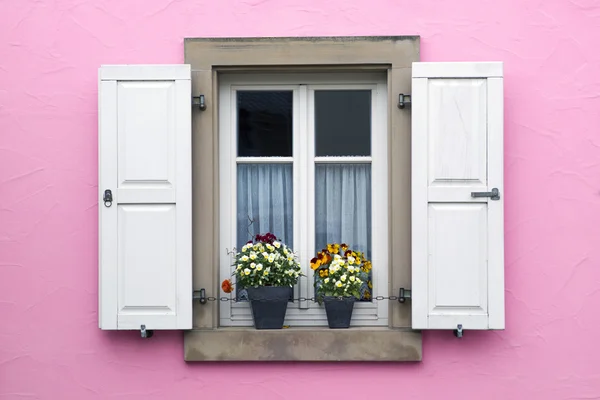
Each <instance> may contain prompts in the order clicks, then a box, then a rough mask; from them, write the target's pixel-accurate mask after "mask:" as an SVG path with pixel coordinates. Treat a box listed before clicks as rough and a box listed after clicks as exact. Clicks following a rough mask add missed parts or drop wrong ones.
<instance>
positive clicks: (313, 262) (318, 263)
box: [310, 257, 321, 271]
mask: <svg viewBox="0 0 600 400" xmlns="http://www.w3.org/2000/svg"><path fill="white" fill-rule="evenodd" d="M320 266H321V260H317V258H316V257H315V258H313V259H312V260H310V268H311V269H312V270H313V271H315V270H316V269H317V268H319V267H320Z"/></svg>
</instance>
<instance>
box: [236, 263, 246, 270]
mask: <svg viewBox="0 0 600 400" xmlns="http://www.w3.org/2000/svg"><path fill="white" fill-rule="evenodd" d="M243 267H244V266H243V265H242V264H238V266H237V268H236V269H235V270H236V271H239V270H241V269H242V268H243Z"/></svg>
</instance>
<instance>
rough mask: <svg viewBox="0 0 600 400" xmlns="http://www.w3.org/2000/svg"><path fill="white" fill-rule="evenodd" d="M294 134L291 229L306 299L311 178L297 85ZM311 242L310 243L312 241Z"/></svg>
mask: <svg viewBox="0 0 600 400" xmlns="http://www.w3.org/2000/svg"><path fill="white" fill-rule="evenodd" d="M298 97H299V98H298V103H297V104H298V107H297V108H298V122H299V123H298V132H294V155H295V156H296V155H297V158H296V160H297V164H296V165H295V167H296V168H294V170H295V171H297V172H296V174H297V175H296V176H298V185H295V187H297V188H298V189H297V190H298V192H296V193H297V195H296V193H295V195H294V204H296V203H300V204H299V209H298V211H299V213H298V214H297V215H298V217H297V218H296V219H295V225H296V226H297V227H298V230H299V235H300V249H299V253H300V257H301V259H300V264H301V265H302V267H303V271H302V273H303V274H304V275H306V276H303V277H301V278H300V284H299V290H300V297H304V298H307V297H309V289H310V284H309V282H310V281H309V279H308V278H309V276H308V273H309V268H308V265H309V260H310V258H311V257H310V243H311V238H312V232H311V230H310V220H311V218H310V205H309V203H310V201H309V199H310V198H311V197H310V196H311V192H312V189H311V175H310V162H309V137H308V136H309V135H308V134H307V132H308V130H309V120H308V119H309V116H308V90H307V86H306V85H300V86H299V89H298ZM313 241H314V240H313ZM298 306H299V308H301V309H307V308H308V307H309V302H308V301H301V302H299V305H298Z"/></svg>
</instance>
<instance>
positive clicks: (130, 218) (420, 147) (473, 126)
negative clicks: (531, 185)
mask: <svg viewBox="0 0 600 400" xmlns="http://www.w3.org/2000/svg"><path fill="white" fill-rule="evenodd" d="M418 44H419V41H418V38H415V37H392V38H293V39H292V38H277V39H274V38H264V39H199V40H186V49H185V52H186V63H189V65H151V66H135V65H133V66H132V65H127V66H118V65H117V66H103V67H101V68H100V74H99V75H100V82H99V135H98V136H99V149H100V152H99V171H100V176H99V185H98V186H99V193H98V194H99V199H100V201H101V207H100V209H99V211H100V212H99V214H100V215H99V228H100V229H99V238H100V240H99V245H100V247H99V255H100V260H99V273H100V276H99V283H100V287H99V294H100V297H99V305H100V309H99V325H100V328H101V329H110V330H115V329H116V330H132V329H134V330H140V332H141V333H142V335H143V336H144V335H145V334H147V333H149V332H150V331H153V330H155V329H157V330H171V329H179V330H185V331H186V333H185V335H184V338H185V342H184V343H185V344H184V348H185V359H186V360H187V361H224V360H249V361H250V360H304V361H312V360H352V361H359V360H369V361H376V360H377V361H400V360H405V361H408V360H412V361H416V360H420V359H421V334H420V332H419V331H416V330H415V329H453V330H455V331H456V333H457V335H458V334H459V333H461V332H462V329H467V330H471V329H503V328H504V292H503V291H504V285H503V278H504V276H503V274H504V258H503V253H504V241H503V238H504V234H503V199H504V192H503V178H502V170H503V155H502V154H503V153H502V149H503V146H502V142H503V78H502V76H503V72H502V63H498V62H489V63H485V62H483V63H473V62H465V63H435V62H434V63H430V62H429V63H428V62H425V63H422V62H417V63H415V62H414V61H417V60H418V49H419V46H418ZM411 76H412V79H411ZM219 89H220V90H221V93H220V95H219ZM402 93H405V94H406V93H411V96H412V98H413V99H414V101H413V102H412V110H411V112H410V113H409V112H408V111H409V110H407V108H410V107H402V105H401V104H398V106H399V108H401V110H399V109H398V108H397V107H396V103H395V102H396V101H397V99H398V97H396V96H398V94H402ZM192 94H193V95H194V97H195V98H196V99H198V100H200V101H199V103H200V104H202V103H203V102H202V100H204V101H205V103H204V105H206V106H207V107H197V108H196V107H194V112H193V113H191V110H190V106H189V101H190V97H192ZM196 96H199V97H196ZM400 98H402V97H401V96H400ZM207 111H208V112H207ZM219 116H221V118H220V119H221V120H220V121H219ZM411 121H412V131H411ZM219 122H220V124H219ZM219 125H220V126H219ZM192 131H193V132H192ZM340 205H341V206H340ZM250 222H251V223H250ZM264 230H271V231H274V232H275V233H276V234H277V235H279V236H280V237H282V238H283V239H284V240H285V241H286V242H288V243H291V244H292V245H293V246H294V249H295V250H296V251H298V252H299V254H300V257H301V258H302V261H303V265H304V266H305V268H306V267H307V266H308V259H309V258H310V257H312V256H313V255H314V253H315V250H317V249H319V248H320V247H323V245H324V244H325V243H326V242H330V241H344V242H350V243H351V244H352V245H353V246H356V247H357V248H360V249H361V250H363V251H365V252H367V253H368V254H369V256H370V258H371V259H372V261H373V264H374V270H373V271H374V275H373V276H372V278H373V279H372V280H373V286H374V293H373V295H379V294H380V293H381V295H393V294H395V293H398V289H400V288H411V290H412V292H413V293H412V294H413V296H412V298H411V302H409V304H410V305H409V304H400V303H399V302H395V301H387V300H385V301H380V302H370V301H366V300H368V299H367V298H365V299H364V300H365V301H363V302H361V303H360V304H359V306H358V307H357V309H356V310H355V311H358V312H356V313H355V315H354V317H355V318H353V321H354V322H355V326H356V325H363V326H361V327H360V328H359V329H346V330H329V329H328V328H326V327H325V326H323V325H325V324H324V320H325V318H324V315H323V312H322V309H320V308H319V307H315V305H314V304H311V303H307V302H298V301H295V302H293V303H292V307H291V308H290V315H289V317H290V318H289V321H288V324H290V325H291V328H290V329H285V330H272V331H268V330H267V331H256V330H254V329H252V328H249V327H246V328H245V327H244V325H249V321H250V318H249V313H248V308H247V306H246V305H245V304H243V302H242V303H240V304H237V303H235V304H234V305H233V306H232V302H229V301H215V300H221V297H222V293H221V290H220V288H219V285H218V283H217V282H219V281H220V278H222V277H228V276H229V274H230V273H231V270H229V266H228V263H227V258H228V254H227V251H226V250H225V249H226V248H227V247H232V246H236V245H237V246H239V244H241V243H243V241H245V240H246V238H248V237H249V236H251V235H252V234H254V233H256V232H264ZM247 231H250V232H247ZM247 233H248V236H247V237H244V236H245V235H246V234H247ZM224 260H225V261H224ZM305 272H306V273H307V275H308V276H307V277H306V279H304V280H302V281H301V282H300V284H299V285H298V287H296V288H295V293H294V298H297V297H305V298H306V297H311V296H312V294H313V293H312V277H311V275H310V274H311V271H310V270H308V269H306V270H305ZM411 274H412V285H411ZM192 289H193V290H195V291H196V290H197V292H194V293H198V295H199V296H198V298H199V299H204V300H207V301H202V300H201V301H199V302H194V303H193V304H192ZM235 295H236V296H238V297H239V298H242V299H243V296H244V293H243V288H241V289H240V290H239V291H238V293H236V294H235ZM223 300H229V299H226V298H225V299H223ZM390 300H392V299H391V298H390ZM411 303H412V304H411ZM238 306H239V307H238ZM384 307H387V310H386V309H385V308H384ZM411 313H412V315H411ZM411 320H412V321H411ZM386 322H387V323H386ZM235 325H237V326H235ZM379 325H381V326H379ZM240 343H243V344H244V345H243V346H240V345H239V344H240Z"/></svg>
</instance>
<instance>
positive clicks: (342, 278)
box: [340, 274, 347, 282]
mask: <svg viewBox="0 0 600 400" xmlns="http://www.w3.org/2000/svg"><path fill="white" fill-rule="evenodd" d="M346 278H347V276H346V274H344V275H342V276H341V277H340V279H341V280H342V282H346Z"/></svg>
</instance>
